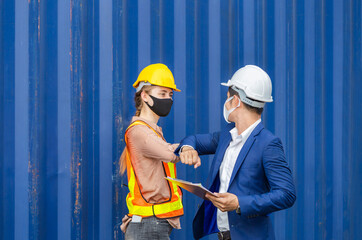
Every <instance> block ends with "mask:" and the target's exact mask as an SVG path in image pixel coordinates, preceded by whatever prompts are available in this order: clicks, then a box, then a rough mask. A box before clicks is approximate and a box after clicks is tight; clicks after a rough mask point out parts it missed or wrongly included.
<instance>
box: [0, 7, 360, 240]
mask: <svg viewBox="0 0 362 240" xmlns="http://www.w3.org/2000/svg"><path fill="white" fill-rule="evenodd" d="M361 12H362V4H361V1H360V0H345V1H344V0H330V1H327V0H318V1H315V0H304V1H301V0H292V1H288V0H112V1H111V0H54V1H49V0H48V1H46V0H15V1H14V0H0V239H4V240H11V239H16V240H24V239H32V240H33V239H34V240H38V239H39V240H40V239H51V240H56V239H58V240H66V239H87V240H88V239H89V240H92V239H94V240H98V239H101V240H103V239H104V240H110V239H123V236H122V234H121V232H120V231H119V224H120V222H121V219H122V217H123V216H124V214H125V213H126V212H127V209H126V204H125V197H126V194H127V193H128V189H127V188H126V187H124V184H127V179H126V177H124V176H123V177H122V176H120V175H119V165H118V159H119V157H120V154H121V152H122V150H123V148H124V130H125V128H126V127H127V126H128V124H129V122H130V119H131V117H132V115H133V114H134V113H135V108H134V103H133V95H134V92H135V90H134V89H133V88H132V83H133V82H134V81H135V80H136V78H137V75H138V73H139V72H140V70H141V69H142V68H144V67H145V66H147V65H148V64H151V63H156V62H162V63H164V64H166V65H167V66H169V68H170V69H171V70H172V72H173V73H174V76H175V80H176V84H177V86H178V88H180V89H181V90H182V92H180V93H176V94H175V97H174V105H173V109H172V112H171V114H170V115H169V116H168V117H166V118H164V119H162V120H161V121H160V125H161V126H162V127H163V129H164V134H165V137H166V139H167V140H168V141H169V142H179V141H180V140H181V139H182V138H183V137H184V136H186V135H190V134H194V133H206V132H212V131H217V130H219V129H220V128H221V127H222V126H224V125H225V122H224V120H223V117H222V107H223V103H224V101H225V99H226V89H224V88H222V87H221V86H220V82H225V81H227V80H228V79H229V78H230V77H231V76H232V74H233V73H234V72H235V71H236V70H237V69H238V68H240V67H242V66H244V65H246V64H256V65H259V66H261V67H262V68H263V69H265V70H266V72H268V73H269V75H270V77H271V79H272V82H273V97H274V99H275V101H274V102H273V103H271V104H267V107H266V109H265V112H264V113H263V117H262V119H263V122H264V124H265V125H266V127H267V128H268V129H270V130H271V131H272V132H274V133H275V134H276V135H277V136H279V137H280V138H281V139H282V141H283V144H284V147H285V151H286V155H287V159H288V161H289V164H290V167H291V169H292V171H293V176H294V181H295V185H296V188H297V201H296V203H295V205H294V206H293V207H292V208H291V209H288V210H285V211H280V212H277V213H274V214H273V220H274V228H275V232H276V236H277V239H308V240H310V239H362V232H361V230H360V228H361V226H362V208H361V202H362V188H361V186H360V185H361V182H362V142H361V140H360V136H362V127H361V125H362V111H361V110H362V91H361V89H362V79H361V76H362V51H361V49H362V40H361V39H362V32H361V26H362V15H361ZM211 159H212V157H203V158H202V161H203V165H202V167H201V168H199V169H197V170H194V169H193V167H189V166H183V165H181V164H179V165H178V177H179V178H182V179H187V180H190V181H193V182H203V183H204V182H205V181H206V177H207V175H208V167H209V166H210V162H211ZM199 204H200V199H198V198H197V197H195V196H194V195H192V194H190V193H187V192H186V193H185V195H184V206H185V216H184V217H182V220H181V224H182V230H175V231H173V234H172V239H192V227H191V222H192V219H193V217H194V214H195V212H196V211H197V208H198V206H199ZM206 239H216V236H215V235H214V236H210V237H208V238H206Z"/></svg>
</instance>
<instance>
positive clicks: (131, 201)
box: [125, 120, 184, 218]
mask: <svg viewBox="0 0 362 240" xmlns="http://www.w3.org/2000/svg"><path fill="white" fill-rule="evenodd" d="M135 125H145V126H147V127H149V128H150V129H152V130H153V131H154V132H155V133H156V134H157V135H158V136H159V137H160V138H162V139H163V140H165V139H164V138H163V137H162V136H160V134H158V133H157V132H156V131H155V130H154V129H153V128H152V127H151V126H149V125H148V124H147V123H145V122H143V121H139V120H138V121H135V122H133V123H132V124H131V125H130V126H129V127H128V128H127V130H126V133H125V140H126V145H127V132H128V130H129V129H130V128H131V127H133V126H135ZM126 161H127V177H128V188H129V193H128V195H127V199H126V202H127V207H128V210H129V214H128V215H129V216H132V215H138V216H142V217H149V216H156V217H158V218H172V217H178V216H182V215H183V214H184V210H183V206H182V200H181V196H182V192H181V189H180V188H179V187H178V186H177V185H176V184H174V183H171V182H169V181H167V180H166V179H165V180H164V181H167V184H168V186H169V188H170V192H171V197H170V198H169V199H168V200H167V201H164V202H161V203H148V202H146V200H145V198H144V197H143V196H142V192H141V191H140V188H139V184H138V181H137V176H136V174H135V171H134V169H133V166H132V156H131V154H130V152H129V150H128V147H126ZM161 164H162V165H163V169H164V170H165V177H166V176H168V177H172V178H176V165H175V164H174V163H171V162H169V163H165V162H162V163H161Z"/></svg>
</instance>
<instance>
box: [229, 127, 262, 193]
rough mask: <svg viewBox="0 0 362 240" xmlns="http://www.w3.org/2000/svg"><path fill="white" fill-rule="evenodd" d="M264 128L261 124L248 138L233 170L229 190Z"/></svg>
mask: <svg viewBox="0 0 362 240" xmlns="http://www.w3.org/2000/svg"><path fill="white" fill-rule="evenodd" d="M263 128H264V126H263V124H262V123H259V124H258V125H257V126H256V127H255V129H254V130H253V131H252V133H251V134H250V136H249V137H248V139H247V140H246V143H245V144H244V146H243V147H242V148H241V151H240V153H239V155H238V159H237V160H236V162H235V166H234V169H233V173H232V174H231V178H230V182H229V186H228V189H229V187H230V185H231V183H232V182H233V180H234V178H235V175H236V173H237V172H238V170H239V168H240V167H241V165H242V164H243V162H244V160H245V158H246V156H247V155H248V153H249V150H250V148H251V146H253V143H254V141H255V137H256V136H257V135H258V134H259V133H260V131H261V130H262V129H263Z"/></svg>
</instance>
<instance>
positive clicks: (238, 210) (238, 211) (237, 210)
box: [235, 206, 241, 215]
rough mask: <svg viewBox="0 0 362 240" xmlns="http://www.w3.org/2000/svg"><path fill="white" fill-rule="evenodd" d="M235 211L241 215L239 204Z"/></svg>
mask: <svg viewBox="0 0 362 240" xmlns="http://www.w3.org/2000/svg"><path fill="white" fill-rule="evenodd" d="M235 212H236V213H237V214H239V215H241V211H240V206H238V208H237V209H236V210H235Z"/></svg>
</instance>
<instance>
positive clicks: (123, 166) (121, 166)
mask: <svg viewBox="0 0 362 240" xmlns="http://www.w3.org/2000/svg"><path fill="white" fill-rule="evenodd" d="M152 88H153V86H149V85H146V86H143V87H142V89H141V90H140V91H138V92H136V93H135V95H134V102H135V106H136V113H135V116H137V117H138V116H139V115H140V114H141V110H142V107H143V104H144V103H143V100H142V97H141V93H142V92H143V91H145V92H146V93H149V92H150V91H151V89H152ZM126 148H127V147H125V148H124V149H123V152H122V155H121V157H120V158H119V172H120V173H121V175H123V174H124V172H125V171H126V168H127V159H126Z"/></svg>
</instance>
